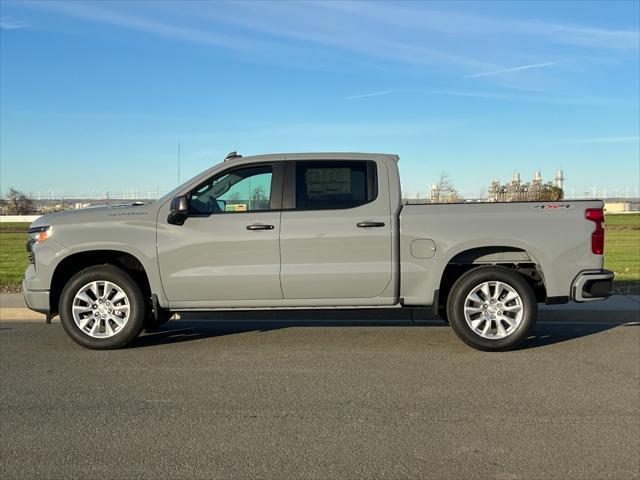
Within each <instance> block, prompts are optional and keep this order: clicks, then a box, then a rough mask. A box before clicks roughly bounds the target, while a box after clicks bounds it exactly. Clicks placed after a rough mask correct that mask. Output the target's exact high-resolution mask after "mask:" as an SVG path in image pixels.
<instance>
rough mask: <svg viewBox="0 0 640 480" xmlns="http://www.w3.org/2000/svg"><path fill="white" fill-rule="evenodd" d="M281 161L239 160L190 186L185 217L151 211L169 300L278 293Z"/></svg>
mask: <svg viewBox="0 0 640 480" xmlns="http://www.w3.org/2000/svg"><path fill="white" fill-rule="evenodd" d="M281 171H282V166H281V163H277V162H276V163H261V164H251V165H242V166H239V167H233V168H231V169H230V170H226V171H223V172H222V173H220V174H217V175H215V176H214V177H212V178H211V179H208V180H207V181H205V182H204V183H203V184H201V185H199V186H198V187H196V188H195V189H193V190H192V191H191V192H189V194H188V196H189V216H188V218H187V219H186V221H185V222H184V225H172V224H169V223H167V221H166V215H164V218H162V215H161V217H159V218H158V262H159V266H160V273H161V277H162V285H163V287H164V290H165V294H166V295H167V298H168V299H169V301H170V302H171V303H172V305H178V304H179V305H185V306H186V305H188V304H191V305H193V306H206V305H205V304H210V305H211V306H217V305H219V304H220V303H221V302H222V303H224V302H229V306H233V305H234V301H236V302H237V301H241V300H254V301H259V300H280V299H282V289H281V288H280V250H279V248H280V247H279V238H278V237H279V234H280V211H279V209H280V202H281V196H280V191H281V179H282V175H281V173H280V172H281Z"/></svg>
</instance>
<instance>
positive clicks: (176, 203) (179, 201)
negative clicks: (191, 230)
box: [167, 195, 189, 225]
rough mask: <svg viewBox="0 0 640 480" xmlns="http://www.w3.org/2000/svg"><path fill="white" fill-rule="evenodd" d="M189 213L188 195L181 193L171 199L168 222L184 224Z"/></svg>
mask: <svg viewBox="0 0 640 480" xmlns="http://www.w3.org/2000/svg"><path fill="white" fill-rule="evenodd" d="M188 213H189V199H188V198H187V196H186V195H180V196H179V197H175V198H174V199H173V200H171V207H170V212H169V216H168V217H167V222H169V223H171V224H173V225H184V221H185V220H186V219H187V216H188Z"/></svg>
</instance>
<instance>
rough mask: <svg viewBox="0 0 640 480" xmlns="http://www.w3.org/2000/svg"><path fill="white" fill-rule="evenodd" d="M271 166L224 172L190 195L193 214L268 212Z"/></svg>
mask: <svg viewBox="0 0 640 480" xmlns="http://www.w3.org/2000/svg"><path fill="white" fill-rule="evenodd" d="M271 177H272V171H271V167H270V166H260V167H248V168H240V169H237V170H233V171H231V172H228V173H223V174H222V175H220V176H217V177H214V178H213V179H212V180H211V181H209V182H207V183H206V184H205V185H202V186H200V187H199V188H198V189H197V190H195V191H193V192H192V193H191V199H190V200H189V210H190V211H191V212H192V213H201V214H208V213H231V212H255V211H260V210H269V202H270V200H271Z"/></svg>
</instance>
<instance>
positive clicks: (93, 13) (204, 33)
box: [32, 1, 255, 49]
mask: <svg viewBox="0 0 640 480" xmlns="http://www.w3.org/2000/svg"><path fill="white" fill-rule="evenodd" d="M105 4H108V2H105ZM32 5H34V6H37V7H39V8H44V9H48V10H53V11H56V12H58V13H63V14H66V15H70V16H74V17H79V18H83V19H85V20H92V21H97V22H102V23H108V24H111V25H117V26H120V27H126V28H131V29H135V30H140V31H144V32H147V33H151V34H155V35H160V36H163V37H168V38H175V39H178V40H185V41H190V42H196V43H204V44H209V45H215V46H220V47H225V48H232V49H246V48H250V47H252V46H254V45H255V43H253V42H248V41H246V40H243V39H242V38H241V37H239V36H233V35H226V34H225V35H223V34H218V33H214V32H211V31H209V30H201V29H196V28H191V27H184V26H179V25H174V24H172V23H169V22H165V21H158V20H150V19H148V18H143V17H141V16H138V15H132V14H130V13H127V12H124V11H120V10H117V9H107V8H103V7H99V6H97V5H95V4H90V3H80V2H55V1H51V2H37V3H33V4H32Z"/></svg>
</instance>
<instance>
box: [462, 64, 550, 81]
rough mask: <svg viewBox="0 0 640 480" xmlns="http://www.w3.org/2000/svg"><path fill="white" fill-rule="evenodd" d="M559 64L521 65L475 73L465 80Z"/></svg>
mask: <svg viewBox="0 0 640 480" xmlns="http://www.w3.org/2000/svg"><path fill="white" fill-rule="evenodd" d="M557 63H558V62H547V63H534V64H533V65H520V66H519V67H513V68H505V69H504V70H495V71H493V72H484V73H474V74H473V75H467V76H466V77H464V78H475V77H488V76H490V75H499V74H500V73H509V72H517V71H518V70H529V69H530V68H541V67H549V66H551V65H556V64H557Z"/></svg>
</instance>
